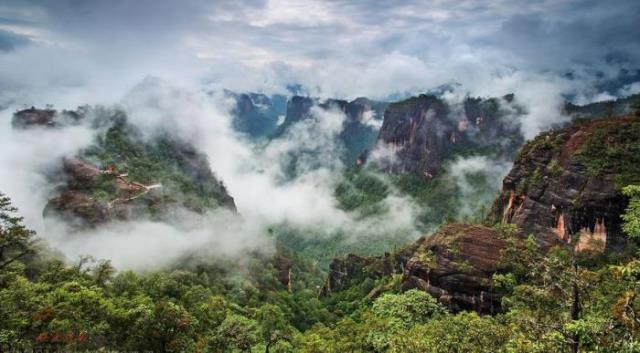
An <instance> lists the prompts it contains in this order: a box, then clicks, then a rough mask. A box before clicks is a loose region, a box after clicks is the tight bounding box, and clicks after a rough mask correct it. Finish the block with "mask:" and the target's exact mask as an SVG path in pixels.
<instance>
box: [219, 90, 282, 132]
mask: <svg viewBox="0 0 640 353" xmlns="http://www.w3.org/2000/svg"><path fill="white" fill-rule="evenodd" d="M225 94H226V95H227V96H229V97H231V98H233V99H234V100H235V102H236V105H235V107H234V108H233V110H232V114H233V116H234V119H233V127H234V128H235V129H236V130H237V131H239V132H242V133H244V134H246V135H248V136H249V137H251V138H266V137H269V136H270V135H272V134H273V133H274V132H275V131H276V129H277V128H278V120H279V119H280V118H281V117H284V116H285V114H286V108H287V97H285V96H282V95H274V96H271V97H269V96H266V95H264V94H259V93H235V92H231V91H225Z"/></svg>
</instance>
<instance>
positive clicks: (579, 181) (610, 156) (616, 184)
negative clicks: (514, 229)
mask: <svg viewBox="0 0 640 353" xmlns="http://www.w3.org/2000/svg"><path fill="white" fill-rule="evenodd" d="M638 136H640V118H638V117H637V116H634V115H629V116H625V117H621V118H617V117H616V118H609V119H603V120H594V121H589V122H584V123H576V124H574V125H572V126H569V127H566V128H563V129H556V130H552V131H548V132H545V133H542V134H540V135H539V136H538V137H536V138H535V139H533V140H532V141H530V142H528V143H527V144H526V145H525V146H524V147H523V149H522V151H521V152H520V154H519V156H518V157H517V159H516V161H515V163H514V166H513V168H512V169H511V171H510V172H509V174H508V175H507V177H506V178H505V179H504V186H503V190H502V193H501V194H500V196H499V197H498V198H497V200H496V201H495V203H494V205H493V209H492V214H491V216H490V220H491V221H493V222H502V223H513V224H515V225H516V226H518V228H519V229H520V233H521V234H522V235H529V234H532V235H534V236H535V237H536V238H537V239H538V240H539V242H540V244H541V245H543V246H544V247H546V248H549V247H551V246H553V245H555V244H558V243H566V242H574V243H575V246H576V248H578V249H582V250H587V249H593V250H604V249H605V248H606V249H607V250H610V251H622V250H623V249H624V247H625V246H624V245H625V242H626V239H627V237H626V236H625V235H624V234H623V232H622V229H621V223H622V219H621V218H620V216H621V214H622V213H623V212H624V210H625V208H626V207H627V199H626V197H625V196H623V195H622V192H621V190H622V187H623V186H626V185H629V184H633V183H637V182H639V181H640V164H639V163H640V149H639V148H638V144H637V141H638Z"/></svg>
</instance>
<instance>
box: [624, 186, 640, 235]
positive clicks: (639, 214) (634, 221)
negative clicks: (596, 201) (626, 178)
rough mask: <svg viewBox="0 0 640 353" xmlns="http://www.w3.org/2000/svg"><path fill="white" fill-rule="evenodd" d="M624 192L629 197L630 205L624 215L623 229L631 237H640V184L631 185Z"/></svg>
mask: <svg viewBox="0 0 640 353" xmlns="http://www.w3.org/2000/svg"><path fill="white" fill-rule="evenodd" d="M622 193H623V194H624V195H626V196H627V197H629V206H628V207H627V210H626V212H625V214H623V215H622V219H623V220H624V222H625V223H624V224H623V226H622V229H623V230H624V231H625V233H627V234H628V235H629V236H630V237H634V238H638V237H640V185H629V186H626V187H625V188H624V189H622Z"/></svg>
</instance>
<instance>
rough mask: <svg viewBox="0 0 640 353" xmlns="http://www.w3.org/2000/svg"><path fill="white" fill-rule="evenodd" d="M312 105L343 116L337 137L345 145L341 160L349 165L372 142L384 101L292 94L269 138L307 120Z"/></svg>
mask: <svg viewBox="0 0 640 353" xmlns="http://www.w3.org/2000/svg"><path fill="white" fill-rule="evenodd" d="M314 106H317V107H318V108H320V109H324V110H332V111H339V112H342V113H343V114H344V115H345V120H344V122H343V124H342V130H341V131H340V134H339V139H340V142H341V143H342V144H343V145H344V147H345V155H344V156H342V157H343V161H344V162H345V164H347V165H353V164H355V163H356V161H357V160H358V157H359V156H360V155H362V154H363V153H365V152H366V151H368V150H369V149H371V148H372V147H373V146H374V145H375V143H376V139H377V135H378V126H379V124H380V122H381V119H382V116H383V112H384V110H385V108H386V106H387V103H384V102H378V101H373V100H370V99H367V98H357V99H355V100H352V101H346V100H340V99H327V100H321V99H317V98H310V97H303V96H293V97H291V98H290V99H289V101H288V103H287V112H286V116H285V120H284V122H283V123H282V124H281V125H280V126H279V127H278V129H277V130H276V131H275V132H274V134H273V135H272V138H278V137H280V136H281V135H282V134H284V133H285V132H286V131H287V130H288V129H289V128H290V127H291V126H292V125H293V124H295V123H297V122H299V121H302V120H304V119H309V118H310V117H311V114H312V112H311V108H312V107H314Z"/></svg>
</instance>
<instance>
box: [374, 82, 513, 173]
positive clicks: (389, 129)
mask: <svg viewBox="0 0 640 353" xmlns="http://www.w3.org/2000/svg"><path fill="white" fill-rule="evenodd" d="M503 106H504V107H506V109H503V108H504V107H503ZM519 113H521V112H520V111H519V108H518V107H517V105H515V102H513V96H505V97H504V98H503V99H487V100H483V99H474V98H468V99H466V100H465V101H464V103H463V104H462V105H461V106H450V105H448V104H447V103H446V102H445V101H443V100H441V99H440V98H437V97H435V96H432V95H424V94H423V95H420V96H417V97H412V98H409V99H407V100H404V101H400V102H396V103H392V104H390V105H389V107H388V108H387V110H386V111H385V113H384V122H383V124H382V128H381V129H380V135H379V140H380V142H381V143H384V144H386V146H388V147H390V148H391V149H392V150H393V151H395V153H396V156H397V161H396V160H394V161H393V163H392V164H390V165H385V166H383V167H385V168H386V169H389V170H391V171H395V172H404V171H409V172H415V173H417V174H421V175H424V176H425V177H427V178H432V177H433V176H435V175H437V174H438V173H439V172H440V170H441V167H442V165H443V163H444V161H445V160H446V159H447V158H450V157H451V156H453V155H455V154H456V153H461V152H463V151H464V150H467V151H474V152H477V151H479V150H484V151H487V152H489V153H491V154H493V155H494V156H495V157H496V158H506V159H512V158H513V156H514V155H515V153H516V151H517V149H518V148H519V147H520V146H521V145H522V143H523V141H524V140H523V137H522V135H521V134H520V127H519V124H518V123H517V120H515V119H513V116H512V115H513V114H519Z"/></svg>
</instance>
